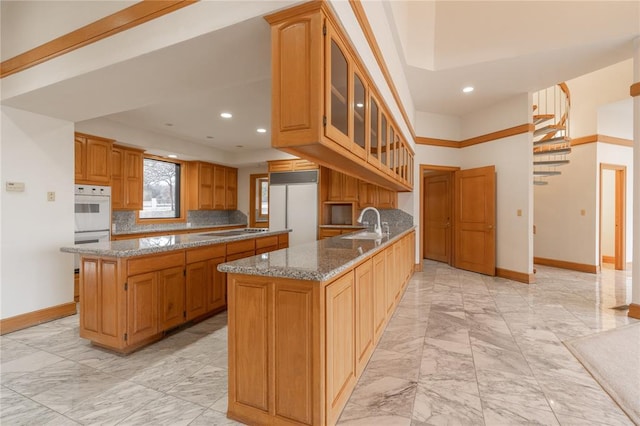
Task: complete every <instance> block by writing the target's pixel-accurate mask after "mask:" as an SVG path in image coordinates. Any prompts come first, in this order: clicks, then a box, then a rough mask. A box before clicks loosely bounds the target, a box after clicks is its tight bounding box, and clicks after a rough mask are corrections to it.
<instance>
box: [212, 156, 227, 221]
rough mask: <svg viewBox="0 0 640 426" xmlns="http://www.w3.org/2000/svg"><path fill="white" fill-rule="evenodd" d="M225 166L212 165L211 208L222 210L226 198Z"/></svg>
mask: <svg viewBox="0 0 640 426" xmlns="http://www.w3.org/2000/svg"><path fill="white" fill-rule="evenodd" d="M226 176H227V172H226V167H223V166H213V209H214V210H224V209H225V207H226V204H227V202H226V199H227V185H226Z"/></svg>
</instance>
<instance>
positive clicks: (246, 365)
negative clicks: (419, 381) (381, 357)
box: [227, 231, 414, 425]
mask: <svg viewBox="0 0 640 426" xmlns="http://www.w3.org/2000/svg"><path fill="white" fill-rule="evenodd" d="M413 234H414V232H413V231H412V232H409V233H408V234H406V235H404V236H403V237H401V238H400V239H398V240H397V241H395V242H393V243H392V244H391V245H390V246H388V247H386V248H385V249H384V250H383V251H380V252H378V253H376V254H374V255H373V256H370V257H369V258H367V259H365V260H363V261H361V262H360V263H359V264H357V265H355V267H351V269H349V270H346V271H344V272H343V273H342V274H341V275H340V276H338V277H336V278H333V279H331V280H329V281H323V282H312V281H304V280H296V279H289V278H277V277H269V276H256V275H242V274H234V273H229V274H228V280H229V394H228V395H229V400H228V411H227V415H228V417H229V418H231V419H234V420H238V421H241V422H242V423H246V424H263V425H264V424H272V425H275V424H313V425H332V424H335V423H336V422H337V420H338V419H339V417H340V414H341V412H342V409H343V408H344V406H345V405H346V403H347V401H348V399H349V397H350V395H351V392H352V391H353V389H354V388H355V385H356V382H357V380H358V378H359V377H360V375H361V374H362V371H363V369H364V367H365V366H366V363H367V362H368V360H369V358H370V357H371V355H372V353H373V350H374V348H375V345H376V343H377V342H378V340H379V338H380V335H381V334H382V332H383V330H384V326H385V325H386V324H387V322H388V321H389V319H390V318H391V316H392V315H393V309H391V310H387V306H386V302H387V291H386V290H387V285H386V284H387V283H388V281H389V279H390V278H394V279H395V278H397V279H396V280H395V281H397V282H399V283H400V285H399V286H395V287H394V290H393V291H392V293H393V300H394V303H393V304H392V308H395V306H396V303H395V301H396V300H397V299H396V295H395V289H396V288H404V287H405V286H406V282H408V278H407V277H406V276H405V275H404V271H406V270H408V268H409V265H411V267H412V265H413V258H408V257H403V258H402V259H401V266H399V267H398V269H391V271H392V272H389V271H390V270H389V269H388V268H387V265H388V263H387V262H388V258H387V256H390V260H389V261H390V262H391V263H392V264H393V262H395V257H394V253H395V251H394V249H395V247H400V248H399V249H398V250H399V252H403V253H405V251H404V250H406V248H402V247H408V246H409V245H410V244H411V241H413ZM394 273H401V274H403V275H402V276H398V277H394V276H393V275H392V274H394Z"/></svg>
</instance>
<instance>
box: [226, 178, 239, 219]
mask: <svg viewBox="0 0 640 426" xmlns="http://www.w3.org/2000/svg"><path fill="white" fill-rule="evenodd" d="M225 179H226V180H225V188H226V196H225V208H226V209H227V210H236V209H237V208H238V169H232V168H228V169H226V175H225Z"/></svg>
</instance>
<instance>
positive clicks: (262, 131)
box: [256, 127, 267, 133]
mask: <svg viewBox="0 0 640 426" xmlns="http://www.w3.org/2000/svg"><path fill="white" fill-rule="evenodd" d="M256 132H258V133H267V129H263V128H262V127H260V128H259V129H256Z"/></svg>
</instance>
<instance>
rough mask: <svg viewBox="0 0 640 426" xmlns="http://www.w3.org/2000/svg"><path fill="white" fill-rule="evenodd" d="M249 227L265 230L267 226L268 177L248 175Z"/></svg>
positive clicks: (264, 175) (265, 175)
mask: <svg viewBox="0 0 640 426" xmlns="http://www.w3.org/2000/svg"><path fill="white" fill-rule="evenodd" d="M249 179H250V182H251V183H250V185H251V186H250V192H249V210H250V211H251V215H250V217H249V226H251V227H258V228H260V227H262V228H266V227H268V226H269V175H267V174H258V175H250V176H249Z"/></svg>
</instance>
